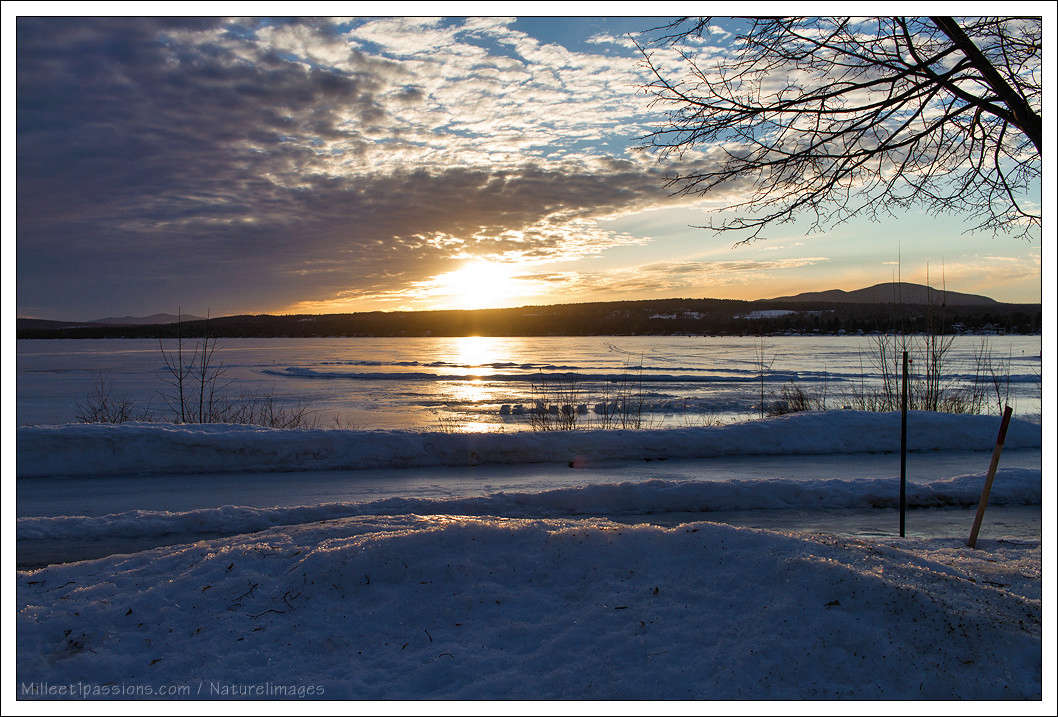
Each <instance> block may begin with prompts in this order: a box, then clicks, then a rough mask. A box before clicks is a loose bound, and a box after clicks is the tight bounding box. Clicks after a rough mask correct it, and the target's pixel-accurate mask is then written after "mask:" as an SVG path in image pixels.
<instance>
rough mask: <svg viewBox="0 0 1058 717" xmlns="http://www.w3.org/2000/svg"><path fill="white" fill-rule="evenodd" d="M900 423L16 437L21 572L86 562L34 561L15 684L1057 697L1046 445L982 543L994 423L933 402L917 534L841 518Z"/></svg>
mask: <svg viewBox="0 0 1058 717" xmlns="http://www.w3.org/2000/svg"><path fill="white" fill-rule="evenodd" d="M898 425H899V417H898V416H896V415H892V414H869V413H859V412H852V411H831V412H828V413H823V414H801V415H792V416H787V417H783V418H778V419H771V420H769V421H764V422H751V423H745V424H738V425H729V426H723V427H703V428H694V429H678V430H660V431H638V432H631V431H630V432H618V431H610V432H576V433H571V434H561V433H558V434H555V433H552V434H532V433H521V434H490V435H465V434H421V433H412V432H397V431H275V430H265V429H247V428H241V427H232V426H198V427H193V426H166V425H125V426H55V427H24V428H19V429H18V463H17V473H18V476H19V478H18V490H19V496H18V521H17V526H18V527H17V534H18V550H19V554H20V557H19V561H20V563H23V564H29V565H33V564H38V563H39V564H44V563H58V562H60V561H68V560H77V559H81V558H85V557H94V558H96V559H92V560H86V561H84V562H72V563H66V564H50V565H47V566H46V567H43V568H38V569H33V570H25V571H21V572H19V574H18V594H17V602H18V610H19V612H18V618H17V628H18V643H17V668H18V681H19V688H18V689H19V690H20V694H19V696H20V697H29V698H33V697H62V696H64V695H59V694H51V693H49V689H52V687H54V686H57V685H60V684H61V685H70V684H75V685H78V687H77V688H76V689H78V690H81V692H82V693H85V692H87V693H88V696H92V695H93V694H94V695H95V696H97V697H126V698H128V697H140V698H142V697H182V698H192V699H193V698H231V697H236V698H261V697H265V698H268V697H283V696H294V697H323V698H350V697H352V698H408V699H414V698H424V697H425V698H492V699H504V698H557V697H565V698H654V699H679V698H690V699H694V698H713V699H716V698H729V699H740V698H756V699H765V698H775V699H782V698H823V699H825V698H862V699H897V698H899V699H915V698H929V699H934V698H975V699H1010V698H1015V699H1033V698H1035V699H1039V697H1040V694H1041V679H1042V663H1041V649H1042V648H1041V619H1042V616H1041V570H1042V568H1041V541H1040V538H1039V530H1040V528H1039V525H1040V523H1039V515H1040V507H1041V502H1042V488H1041V475H1042V473H1041V467H1040V464H1039V462H1040V449H1041V443H1042V441H1041V438H1042V436H1041V427H1040V425H1039V424H1038V423H1035V422H1031V421H1018V420H1016V421H1015V422H1014V423H1013V424H1012V426H1011V430H1010V432H1009V433H1008V437H1007V444H1006V445H1007V453H1006V454H1005V456H1004V457H1005V458H1006V461H1004V462H1001V464H1000V471H999V474H998V475H997V478H996V482H995V486H994V488H993V491H992V496H991V505H992V506H993V507H992V513H991V514H990V515H991V517H992V518H993V519H994V518H995V516H996V515H1000V516H1002V519H1001V520H1000V521H999V522H993V523H986V530H985V531H984V532H983V533H982V541H981V543H980V544H979V547H980V548H981V549H980V550H977V551H973V550H970V549H969V548H967V547H965V545H964V542H963V541H964V540H965V537H962V536H963V532H964V531H965V530H968V528H969V520H968V519H969V518H971V517H972V510H973V506H974V505H975V504H976V501H977V499H978V496H979V494H980V490H981V485H982V482H983V473H984V469H985V468H986V466H987V463H988V457H989V451H990V448H991V445H992V443H993V442H994V440H995V435H996V431H997V429H998V419H996V418H995V417H988V416H944V415H934V414H925V413H922V414H919V413H916V414H913V416H912V420H911V447H912V450H913V451H914V453H912V457H911V461H910V465H911V476H912V482H911V484H910V486H909V492H908V496H909V503H910V505H911V506H912V507H913V510H912V512H911V514H910V516H909V522H910V523H911V525H913V526H915V529H914V530H912V531H910V532H909V534H910V535H911V536H912V537H910V538H908V539H898V538H894V537H882V536H880V535H879V534H878V531H877V530H871V529H867V530H858V529H856V528H855V527H847V526H852V525H853V524H856V523H857V521H859V522H858V524H859V525H866V524H875V523H877V522H878V521H879V520H882V522H888V521H892V522H893V523H894V525H893V528H892V532H895V520H896V511H895V504H896V496H897V482H896V480H895V478H896V476H897V475H898V458H897V456H896V455H895V454H894V453H893V452H892V451H894V450H895V448H896V446H897V445H898V438H897V436H896V428H897V427H898ZM970 449H976V452H971V450H970ZM262 471H264V472H262ZM232 496H234V498H232ZM211 499H212V501H215V502H211ZM764 515H771V516H785V518H772V519H764V520H758V519H756V518H755V517H747V516H764ZM877 515H884V518H881V519H879V518H876V517H875V516H877ZM735 516H738V518H737V522H739V523H741V524H743V525H747V524H748V525H767V526H770V527H771V528H772V529H770V530H758V529H749V528H744V527H737V526H733V525H727V524H721V523H716V522H700V521H702V520H703V519H704V520H714V519H721V520H732V521H735V520H736V518H735ZM865 516H868V518H866V519H865ZM942 524H944V525H946V526H948V528H950V527H951V526H957V527H956V528H955V529H954V530H952V529H947V528H946V529H944V530H940V529H936V528H938V526H941V525H942ZM931 526H932V528H931ZM815 530H826V531H827V532H826V533H814V532H810V531H815ZM891 534H892V533H890V535H891ZM952 535H959V536H960V537H951V536H952ZM866 536H871V537H866ZM938 536H945V537H938ZM155 546H163V547H155ZM143 548H150V549H149V550H142V549H143ZM137 550H139V551H140V552H134V551H137ZM115 552H124V553H128V554H125V555H113V554H111V553H115ZM98 556H105V557H98ZM24 686H28V688H29V689H28V691H23V690H24ZM34 686H36V687H34ZM163 688H164V689H165V690H166V691H167V693H166V694H161V691H162V690H163ZM34 689H36V691H34ZM148 690H152V691H153V692H149V691H148ZM74 696H83V695H74Z"/></svg>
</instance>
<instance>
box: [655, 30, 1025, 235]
mask: <svg viewBox="0 0 1058 717" xmlns="http://www.w3.org/2000/svg"><path fill="white" fill-rule="evenodd" d="M746 22H747V28H748V29H746V30H745V31H744V32H742V33H741V34H739V35H737V36H735V37H733V38H732V39H731V41H730V43H729V52H727V53H724V54H722V55H721V56H720V57H719V59H714V58H716V57H717V56H716V54H714V53H701V52H698V53H696V52H695V51H694V47H695V46H696V43H695V41H696V40H699V41H700V39H701V38H702V37H703V36H705V35H706V34H707V33H709V32H710V28H711V25H710V19H709V18H699V19H692V18H682V19H680V20H677V21H675V22H674V23H672V24H670V25H668V26H666V27H665V28H658V29H657V30H660V31H661V33H662V34H661V35H660V36H656V37H655V42H654V43H652V44H651V49H646V48H644V47H640V50H641V51H642V52H643V55H644V58H645V60H646V64H647V66H648V67H649V70H650V72H651V76H652V79H651V81H650V82H649V84H648V85H647V86H646V87H645V88H644V89H645V91H646V92H647V93H648V94H650V95H652V96H653V97H654V101H655V106H658V107H661V108H664V109H665V111H666V114H665V119H664V121H663V122H662V123H661V124H660V125H659V126H658V127H657V128H656V129H655V130H654V131H653V132H652V133H651V134H650V135H649V139H648V141H649V146H650V147H651V148H653V149H654V150H656V151H658V152H659V155H660V158H662V159H667V160H669V161H671V162H672V163H673V167H674V171H673V172H672V173H671V174H670V175H669V182H670V185H669V186H670V187H672V188H673V189H674V190H675V191H676V193H677V194H685V195H702V196H705V197H711V196H717V195H722V194H724V193H725V192H728V191H729V192H732V193H736V194H737V196H739V197H740V198H739V199H737V200H730V201H729V200H725V201H727V202H728V205H727V206H726V207H725V208H724V209H725V210H737V211H736V212H735V213H734V214H733V215H728V216H727V217H726V218H724V217H722V218H720V219H717V220H715V221H713V222H711V223H710V224H709V225H708V227H707V228H711V229H714V230H718V231H723V230H735V231H742V232H745V233H746V236H745V237H744V238H742V239H741V241H742V242H746V241H750V240H752V239H755V238H758V237H760V236H761V232H762V231H763V230H764V229H765V228H766V227H768V226H770V225H773V224H776V223H783V222H789V221H793V220H794V219H795V218H799V217H801V216H806V217H810V218H811V222H812V223H811V226H810V228H809V230H810V231H815V230H818V229H820V228H824V227H826V226H832V225H834V224H838V223H841V222H843V221H846V220H848V219H850V218H852V217H854V216H867V217H870V218H872V219H876V218H878V217H879V216H882V215H885V214H891V213H893V212H894V211H896V210H898V209H906V208H909V207H912V206H924V207H925V208H926V210H927V211H929V212H931V213H956V214H961V215H964V216H966V217H967V219H968V220H969V222H970V225H971V226H970V228H971V229H972V230H985V231H991V232H993V233H999V232H1002V233H1008V234H1015V235H1020V236H1027V235H1029V234H1030V233H1033V232H1037V231H1038V230H1039V227H1040V214H1039V210H1038V205H1037V203H1036V201H1034V199H1033V193H1034V192H1037V191H1039V185H1038V180H1039V178H1040V174H1041V144H1042V139H1041V137H1042V127H1043V122H1042V116H1041V113H1042V110H1041V107H1042V29H1043V28H1042V26H1043V23H1042V19H1041V18H1039V17H1028V18H1014V17H972V18H959V19H954V18H951V17H929V18H923V17H876V18H848V17H783V18H753V19H747V21H746ZM698 46H700V45H698ZM673 50H675V54H674V53H673ZM673 62H675V64H672V63H673ZM666 63H669V64H668V66H666Z"/></svg>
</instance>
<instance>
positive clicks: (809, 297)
mask: <svg viewBox="0 0 1058 717" xmlns="http://www.w3.org/2000/svg"><path fill="white" fill-rule="evenodd" d="M761 301H769V302H773V301H785V302H797V303H830V304H920V305H923V306H925V305H928V304H933V305H935V306H986V305H989V306H990V305H994V304H998V303H999V302H998V301H996V300H995V299H990V298H989V297H987V296H978V295H977V294H962V293H959V292H958V291H941V290H939V289H936V288H931V287H928V286H923V285H922V284H911V283H909V282H906V281H903V282H895V281H894V282H889V283H887V284H875V285H874V286H869V287H867V288H866V289H856V290H855V291H842V290H841V289H831V290H829V291H808V292H805V293H803V294H797V295H796V296H779V297H776V298H774V299H761Z"/></svg>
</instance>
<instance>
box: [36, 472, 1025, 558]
mask: <svg viewBox="0 0 1058 717" xmlns="http://www.w3.org/2000/svg"><path fill="white" fill-rule="evenodd" d="M983 484H984V475H983V474H970V475H962V476H957V477H954V478H948V479H943V480H937V481H932V482H927V483H918V484H915V483H912V484H909V486H908V493H907V501H908V506H909V507H911V508H927V507H931V508H936V507H951V506H961V507H967V506H975V505H976V504H977V501H978V500H979V498H980V495H981V486H982V485H983ZM896 485H897V484H896V483H895V482H894V481H893V480H891V479H874V480H857V481H843V480H835V479H823V480H814V481H813V480H801V481H791V480H781V479H778V480H730V481H717V482H700V481H664V480H648V481H643V482H636V483H633V482H624V483H618V484H595V485H586V486H577V487H570V488H559V489H554V490H548V491H541V492H522V493H508V492H499V493H493V494H490V495H487V496H483V497H476V498H448V499H429V498H411V497H401V498H388V499H385V500H378V501H372V502H363V503H323V504H317V505H303V506H285V507H264V508H262V507H252V506H237V505H225V506H220V507H215V508H200V509H196V510H186V511H166V510H130V511H124V512H120V513H112V514H107V515H99V516H86V515H63V516H47V517H44V516H26V517H20V518H18V538H19V540H21V541H26V540H66V541H75V540H103V539H118V538H146V537H161V536H173V535H198V534H211V533H216V534H228V535H230V534H235V533H246V532H251V531H259V530H264V529H266V528H269V527H272V526H276V525H292V524H298V523H309V522H314V521H322V520H333V519H336V518H346V517H350V516H360V515H402V514H417V515H433V514H446V515H473V516H505V517H559V516H580V515H592V516H621V515H643V514H658V513H688V512H690V513H709V512H716V511H736V510H765V509H770V510H779V509H823V508H825V509H836V508H848V509H860V508H883V507H885V508H894V507H896V505H897V494H896V491H895V487H896ZM1040 500H1041V481H1040V471H1039V470H1033V469H1025V468H1006V469H1000V470H999V471H998V473H997V475H996V479H995V483H994V486H993V488H992V492H991V495H990V498H989V503H990V505H993V506H998V505H1039V504H1040Z"/></svg>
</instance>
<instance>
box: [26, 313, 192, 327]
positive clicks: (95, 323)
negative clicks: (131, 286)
mask: <svg viewBox="0 0 1058 717" xmlns="http://www.w3.org/2000/svg"><path fill="white" fill-rule="evenodd" d="M179 320H183V321H202V320H203V318H202V317H201V316H195V315H194V314H184V315H183V316H181V317H177V316H176V314H152V315H150V316H110V317H107V318H105V319H93V320H91V321H53V320H51V319H27V318H23V317H21V316H20V317H18V318H17V320H16V325H17V327H18V330H19V331H22V330H23V329H26V330H43V331H48V330H58V329H79V328H85V329H91V328H102V327H105V326H162V325H165V324H175V323H176V322H177V321H179Z"/></svg>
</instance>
